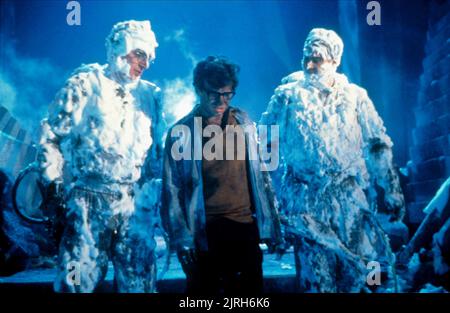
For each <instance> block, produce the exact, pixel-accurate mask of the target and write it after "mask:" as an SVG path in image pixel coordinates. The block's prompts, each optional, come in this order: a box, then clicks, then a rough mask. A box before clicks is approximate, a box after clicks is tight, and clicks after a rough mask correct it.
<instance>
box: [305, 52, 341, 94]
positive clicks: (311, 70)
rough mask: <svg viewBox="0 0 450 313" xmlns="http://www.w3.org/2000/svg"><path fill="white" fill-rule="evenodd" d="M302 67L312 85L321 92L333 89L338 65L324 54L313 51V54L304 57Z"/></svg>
mask: <svg viewBox="0 0 450 313" xmlns="http://www.w3.org/2000/svg"><path fill="white" fill-rule="evenodd" d="M302 66H303V71H304V72H305V78H306V80H307V81H308V82H309V83H310V84H312V85H313V86H316V87H317V88H319V89H320V90H324V89H329V88H331V86H332V85H333V82H334V79H333V77H334V74H335V73H336V63H335V62H334V61H333V60H330V59H325V58H324V57H323V54H322V53H320V52H319V51H317V50H312V51H311V54H308V55H304V56H303V61H302Z"/></svg>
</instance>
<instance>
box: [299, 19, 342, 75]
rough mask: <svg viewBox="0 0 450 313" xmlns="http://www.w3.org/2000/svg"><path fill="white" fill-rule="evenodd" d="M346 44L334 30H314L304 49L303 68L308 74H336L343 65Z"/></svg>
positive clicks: (309, 35)
mask: <svg viewBox="0 0 450 313" xmlns="http://www.w3.org/2000/svg"><path fill="white" fill-rule="evenodd" d="M343 50H344V43H343V42H342V39H341V38H340V37H339V36H338V34H336V33H335V32H334V31H332V30H328V29H324V28H314V29H312V30H311V31H310V32H309V34H308V37H307V38H306V40H305V45H304V47H303V60H302V66H303V70H304V71H305V73H306V74H317V75H321V74H326V73H328V72H330V71H332V72H335V71H336V69H337V67H338V66H339V64H340V63H341V58H342V52H343Z"/></svg>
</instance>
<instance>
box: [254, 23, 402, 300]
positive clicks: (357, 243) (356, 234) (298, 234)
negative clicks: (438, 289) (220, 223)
mask: <svg viewBox="0 0 450 313" xmlns="http://www.w3.org/2000/svg"><path fill="white" fill-rule="evenodd" d="M343 47H344V45H343V42H342V40H341V38H339V36H338V35H337V34H336V33H335V32H334V31H332V30H326V29H321V28H315V29H313V30H311V32H310V33H309V35H308V37H307V39H306V41H305V45H304V50H303V60H302V66H303V71H299V72H295V73H293V74H291V75H289V76H287V77H285V78H284V79H283V80H282V85H280V86H279V87H278V88H276V90H275V94H274V95H273V96H272V98H271V100H270V103H269V105H268V109H267V112H265V113H264V114H263V117H262V120H261V124H266V125H279V127H280V138H279V139H280V142H279V145H280V152H281V157H282V158H283V160H284V164H283V165H284V166H283V171H284V173H283V176H282V182H281V188H280V192H279V197H280V200H281V201H280V202H281V208H280V210H281V211H284V214H285V216H286V220H285V223H286V224H287V228H286V232H287V235H290V236H291V237H293V238H294V248H295V253H296V268H297V279H298V283H299V286H300V289H301V291H304V292H359V291H361V290H363V289H367V288H368V287H370V286H369V285H368V284H367V282H366V277H367V275H368V274H369V272H370V270H368V269H367V265H368V264H374V263H369V262H371V261H376V262H378V263H379V264H380V265H381V271H382V272H383V273H388V274H392V271H391V270H392V268H391V266H392V265H393V261H394V255H393V253H392V251H391V248H390V246H389V241H388V238H387V236H386V235H385V233H384V232H383V230H382V229H381V227H380V226H379V224H378V221H377V219H376V215H375V214H376V212H375V211H376V195H375V186H378V187H380V189H382V190H383V191H384V200H385V204H386V211H388V214H390V215H391V217H392V219H393V220H401V218H402V217H403V214H404V200H403V195H402V192H401V189H400V185H399V179H398V176H397V174H396V172H395V169H394V166H393V161H392V141H391V139H390V138H389V137H388V135H387V134H386V129H385V127H384V126H383V122H382V120H381V118H380V117H379V115H378V114H377V112H376V110H375V107H374V105H373V103H372V101H371V100H370V98H369V97H368V95H367V92H366V90H364V89H363V88H361V87H359V86H357V85H355V84H352V83H350V82H349V81H348V80H347V78H346V76H345V75H343V74H338V73H336V69H337V67H338V66H339V64H340V61H341V57H342V52H343ZM369 268H370V267H369ZM391 277H392V276H391ZM388 281H391V282H392V280H388ZM383 284H384V286H383V287H385V288H391V287H393V286H392V285H390V286H387V283H385V282H383ZM367 290H368V289H367Z"/></svg>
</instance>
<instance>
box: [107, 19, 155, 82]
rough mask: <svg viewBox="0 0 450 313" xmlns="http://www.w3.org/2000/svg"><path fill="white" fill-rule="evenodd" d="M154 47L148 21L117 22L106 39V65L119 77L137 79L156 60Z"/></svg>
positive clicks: (153, 38)
mask: <svg viewBox="0 0 450 313" xmlns="http://www.w3.org/2000/svg"><path fill="white" fill-rule="evenodd" d="M156 47H158V42H157V41H156V37H155V33H154V32H153V31H152V29H151V24H150V21H134V20H130V21H124V22H119V23H117V24H115V25H114V26H113V28H112V30H111V33H110V34H109V35H108V37H107V38H106V51H107V58H108V64H109V65H110V66H111V68H112V70H113V71H114V72H116V73H119V74H120V75H121V76H124V77H125V78H127V79H130V80H135V79H138V78H139V77H140V76H141V75H142V73H143V72H144V70H145V69H147V68H148V66H149V64H150V62H152V61H153V60H154V59H155V58H156V52H155V49H156Z"/></svg>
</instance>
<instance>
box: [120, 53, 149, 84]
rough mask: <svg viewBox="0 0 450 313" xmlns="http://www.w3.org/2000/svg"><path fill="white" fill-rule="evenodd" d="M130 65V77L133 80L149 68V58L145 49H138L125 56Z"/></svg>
mask: <svg viewBox="0 0 450 313" xmlns="http://www.w3.org/2000/svg"><path fill="white" fill-rule="evenodd" d="M125 59H126V60H127V63H128V65H129V73H128V75H129V77H130V78H131V79H132V80H136V79H139V78H140V77H141V76H142V74H143V73H144V71H145V70H146V69H147V68H148V58H147V55H146V53H145V52H144V51H142V50H140V49H136V50H133V51H131V52H130V53H128V54H127V55H126V56H125Z"/></svg>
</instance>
